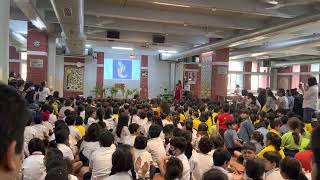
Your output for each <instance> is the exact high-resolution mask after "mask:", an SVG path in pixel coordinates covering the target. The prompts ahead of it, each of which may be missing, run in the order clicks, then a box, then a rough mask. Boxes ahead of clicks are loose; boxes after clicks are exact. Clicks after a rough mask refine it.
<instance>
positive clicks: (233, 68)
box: [228, 61, 243, 92]
mask: <svg viewBox="0 0 320 180" xmlns="http://www.w3.org/2000/svg"><path fill="white" fill-rule="evenodd" d="M237 84H238V85H239V86H240V87H243V61H229V73H228V91H229V92H230V91H231V92H233V90H234V89H235V88H236V85H237Z"/></svg>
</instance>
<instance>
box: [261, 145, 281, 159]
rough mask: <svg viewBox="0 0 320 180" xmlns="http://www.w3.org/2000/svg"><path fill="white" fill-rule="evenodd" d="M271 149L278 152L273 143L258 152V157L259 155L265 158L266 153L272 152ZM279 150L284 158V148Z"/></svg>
mask: <svg viewBox="0 0 320 180" xmlns="http://www.w3.org/2000/svg"><path fill="white" fill-rule="evenodd" d="M270 151H275V152H277V150H276V148H275V147H274V146H273V145H269V146H267V147H265V148H263V149H262V150H261V151H260V152H259V153H258V157H259V158H263V155H264V153H266V152H270ZM278 152H279V154H280V156H281V158H282V159H283V158H284V157H285V155H284V152H283V150H282V149H280V151H278Z"/></svg>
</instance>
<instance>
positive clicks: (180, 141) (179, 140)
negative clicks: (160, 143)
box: [170, 137, 187, 153]
mask: <svg viewBox="0 0 320 180" xmlns="http://www.w3.org/2000/svg"><path fill="white" fill-rule="evenodd" d="M170 145H171V146H173V147H175V148H177V149H179V150H180V151H181V152H182V153H184V150H185V149H186V146H187V143H186V139H185V138H183V137H174V138H172V139H171V140H170Z"/></svg>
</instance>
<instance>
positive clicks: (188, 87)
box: [184, 83, 190, 91]
mask: <svg viewBox="0 0 320 180" xmlns="http://www.w3.org/2000/svg"><path fill="white" fill-rule="evenodd" d="M184 91H190V84H188V83H186V84H185V85H184Z"/></svg>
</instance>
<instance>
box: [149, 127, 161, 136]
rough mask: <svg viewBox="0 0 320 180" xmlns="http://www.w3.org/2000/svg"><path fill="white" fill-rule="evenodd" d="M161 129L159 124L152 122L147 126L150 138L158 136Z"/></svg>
mask: <svg viewBox="0 0 320 180" xmlns="http://www.w3.org/2000/svg"><path fill="white" fill-rule="evenodd" d="M161 131H162V128H161V126H159V125H157V124H152V125H151V126H150V128H149V136H150V138H157V137H159V136H160V133H161Z"/></svg>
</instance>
